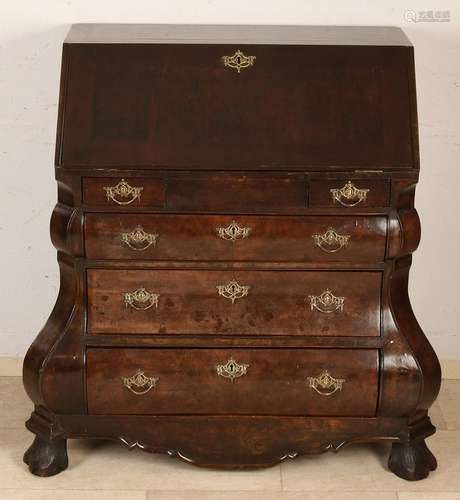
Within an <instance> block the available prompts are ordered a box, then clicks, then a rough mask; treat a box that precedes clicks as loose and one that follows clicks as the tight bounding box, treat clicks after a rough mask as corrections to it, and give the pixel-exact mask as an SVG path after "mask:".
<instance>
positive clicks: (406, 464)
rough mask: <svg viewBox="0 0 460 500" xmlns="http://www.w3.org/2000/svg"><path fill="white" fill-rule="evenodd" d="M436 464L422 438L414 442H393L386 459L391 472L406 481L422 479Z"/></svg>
mask: <svg viewBox="0 0 460 500" xmlns="http://www.w3.org/2000/svg"><path fill="white" fill-rule="evenodd" d="M437 465H438V464H437V462H436V458H435V457H434V455H433V454H432V453H431V451H430V450H429V449H428V446H427V445H426V444H425V440H423V439H421V440H419V441H416V442H415V443H407V444H406V443H393V446H392V448H391V453H390V458H389V460H388V468H389V469H390V470H391V472H394V473H395V474H396V475H397V476H399V477H401V478H402V479H406V480H407V481H418V480H420V479H424V478H425V477H427V476H428V474H429V473H430V471H432V470H435V469H436V467H437Z"/></svg>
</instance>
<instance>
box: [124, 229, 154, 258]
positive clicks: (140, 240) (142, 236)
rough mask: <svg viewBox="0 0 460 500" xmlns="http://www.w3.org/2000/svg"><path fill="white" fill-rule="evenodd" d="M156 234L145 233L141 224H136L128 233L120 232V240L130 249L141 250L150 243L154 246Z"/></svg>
mask: <svg viewBox="0 0 460 500" xmlns="http://www.w3.org/2000/svg"><path fill="white" fill-rule="evenodd" d="M158 236H159V235H158V234H154V233H146V232H145V231H144V229H143V228H142V226H136V227H135V228H134V229H133V230H132V231H131V232H129V233H121V241H122V242H123V243H125V244H126V245H128V246H129V248H131V249H132V250H136V251H138V252H142V251H144V250H147V248H149V247H150V246H151V245H153V246H155V245H156V242H157V238H158Z"/></svg>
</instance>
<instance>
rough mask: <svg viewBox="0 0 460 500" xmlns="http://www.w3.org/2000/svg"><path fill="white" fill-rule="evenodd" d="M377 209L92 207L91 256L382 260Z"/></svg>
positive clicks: (88, 226)
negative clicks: (296, 211) (256, 211)
mask: <svg viewBox="0 0 460 500" xmlns="http://www.w3.org/2000/svg"><path fill="white" fill-rule="evenodd" d="M386 232H387V219H386V217H380V216H369V217H362V216H315V217H311V216H281V217H278V216H268V215H266V216H250V215H244V216H238V215H234V216H230V215H222V216H221V215H167V214H113V213H112V214H104V213H89V214H87V215H86V222H85V245H86V255H87V257H88V258H90V259H143V260H151V259H153V260H180V261H198V260H203V261H206V260H209V261H228V260H235V261H272V262H332V261H350V260H352V261H355V262H376V261H382V260H383V258H384V255H385V241H386Z"/></svg>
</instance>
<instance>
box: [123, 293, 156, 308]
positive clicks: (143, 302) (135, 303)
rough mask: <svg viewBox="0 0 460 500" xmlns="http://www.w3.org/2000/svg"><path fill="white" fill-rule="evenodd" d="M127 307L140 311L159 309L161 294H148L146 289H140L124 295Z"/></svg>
mask: <svg viewBox="0 0 460 500" xmlns="http://www.w3.org/2000/svg"><path fill="white" fill-rule="evenodd" d="M123 297H124V299H125V306H126V307H128V306H129V307H132V308H133V309H136V310H138V311H146V310H147V309H150V308H151V307H153V306H155V307H158V298H159V297H160V294H158V293H151V292H148V291H147V290H146V289H145V288H139V289H137V290H135V291H134V292H125V293H123Z"/></svg>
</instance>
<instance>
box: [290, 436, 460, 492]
mask: <svg viewBox="0 0 460 500" xmlns="http://www.w3.org/2000/svg"><path fill="white" fill-rule="evenodd" d="M427 443H428V446H429V447H430V449H431V450H432V451H433V453H434V454H435V456H436V458H437V459H438V464H439V467H438V470H437V471H435V472H432V473H431V474H430V476H429V477H428V478H427V479H424V480H422V481H416V482H411V481H404V480H403V479H400V478H398V477H397V476H395V475H394V474H392V473H391V472H389V471H388V469H387V465H386V464H387V460H388V454H389V450H390V447H389V445H384V444H379V445H370V444H362V445H359V444H357V445H351V446H349V447H347V448H345V449H343V450H341V451H340V452H339V453H337V454H332V453H325V454H323V455H318V456H311V457H310V456H309V457H300V458H298V459H296V460H293V461H291V462H285V463H283V464H282V466H281V472H282V481H283V488H284V490H290V491H296V490H304V491H325V490H326V491H334V490H335V491H417V492H418V491H423V490H425V491H459V490H460V454H459V453H458V449H459V447H460V432H456V431H438V432H437V433H436V434H435V435H434V436H432V437H431V438H429V439H427Z"/></svg>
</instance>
